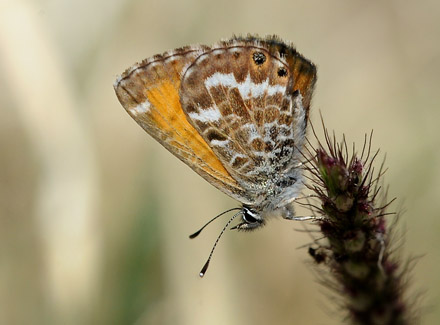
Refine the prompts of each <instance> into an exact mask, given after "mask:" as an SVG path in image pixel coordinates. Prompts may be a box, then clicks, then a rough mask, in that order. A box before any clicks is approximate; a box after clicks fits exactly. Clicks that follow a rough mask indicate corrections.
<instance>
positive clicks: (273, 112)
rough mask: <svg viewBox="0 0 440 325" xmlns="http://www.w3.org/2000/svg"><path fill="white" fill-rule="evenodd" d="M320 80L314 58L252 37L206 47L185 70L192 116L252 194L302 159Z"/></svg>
mask: <svg viewBox="0 0 440 325" xmlns="http://www.w3.org/2000/svg"><path fill="white" fill-rule="evenodd" d="M315 80H316V69H315V67H314V65H313V64H312V63H310V62H309V61H307V60H306V59H305V58H303V57H302V56H301V55H299V54H298V53H297V52H296V51H295V50H294V49H293V48H292V47H288V46H286V45H285V44H284V43H282V42H280V41H278V40H277V39H274V38H269V39H266V40H260V39H256V38H252V37H248V38H244V39H233V40H230V41H227V42H224V43H221V44H220V45H218V46H216V47H213V48H212V49H210V50H206V51H205V52H204V53H202V54H200V55H199V56H198V57H197V58H196V59H195V61H194V62H193V63H192V64H191V65H190V66H189V67H188V68H187V69H186V71H185V73H184V75H183V76H182V84H181V86H180V98H181V99H180V100H181V104H182V107H183V110H184V111H185V113H186V115H187V117H188V120H189V121H190V123H191V125H193V126H194V128H195V129H196V130H197V131H198V132H199V134H200V135H201V136H202V138H203V139H204V140H205V141H206V143H207V144H208V145H209V146H210V147H211V149H212V150H213V152H214V154H215V155H216V156H217V157H218V158H219V159H220V161H221V162H222V164H223V166H224V167H225V169H226V170H227V171H228V173H229V174H230V175H231V176H232V177H233V178H234V179H235V180H237V182H238V183H239V185H240V186H241V187H242V188H244V189H245V193H244V194H245V197H246V199H247V200H248V201H251V202H254V203H255V202H258V201H259V200H260V201H261V199H264V198H265V197H267V196H270V195H276V194H278V193H271V191H272V190H273V189H274V188H275V185H274V184H273V185H274V186H272V187H269V186H267V183H268V180H269V181H270V180H271V179H276V178H277V177H278V175H279V174H282V173H286V172H287V171H288V170H289V169H292V166H294V165H295V164H296V163H297V162H298V161H297V159H299V157H300V155H299V154H298V148H299V149H301V147H302V142H303V139H304V135H305V128H306V123H307V116H308V111H309V105H310V99H311V95H312V91H313V86H314V83H315ZM280 181H284V180H280ZM281 187H282V186H281ZM281 187H280V188H281Z"/></svg>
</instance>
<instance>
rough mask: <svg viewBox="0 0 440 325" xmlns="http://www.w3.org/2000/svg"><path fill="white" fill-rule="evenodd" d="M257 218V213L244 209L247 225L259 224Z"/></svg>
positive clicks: (244, 219)
mask: <svg viewBox="0 0 440 325" xmlns="http://www.w3.org/2000/svg"><path fill="white" fill-rule="evenodd" d="M256 216H257V215H256V213H255V212H253V211H251V210H249V209H244V211H243V221H244V222H245V223H247V224H255V223H257V222H259V220H258V219H257V218H256Z"/></svg>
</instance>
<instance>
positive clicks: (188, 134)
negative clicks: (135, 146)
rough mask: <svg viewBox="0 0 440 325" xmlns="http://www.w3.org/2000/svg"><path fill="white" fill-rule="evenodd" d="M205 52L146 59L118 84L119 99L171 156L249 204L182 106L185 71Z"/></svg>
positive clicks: (177, 52) (185, 50)
mask: <svg viewBox="0 0 440 325" xmlns="http://www.w3.org/2000/svg"><path fill="white" fill-rule="evenodd" d="M204 52H205V49H204V48H189V47H188V48H182V49H178V50H175V51H173V52H171V53H165V54H163V55H159V56H155V57H153V58H151V59H147V60H145V61H143V62H141V63H139V64H137V65H135V66H133V67H132V68H130V69H128V70H127V71H126V72H125V73H124V74H123V75H122V76H121V77H119V78H118V79H117V80H116V82H115V86H114V87H115V91H116V95H117V96H118V99H119V101H120V102H121V104H122V106H123V107H124V108H125V110H126V111H127V112H128V114H130V116H131V117H132V118H133V119H134V120H135V121H136V122H137V123H138V124H139V125H140V126H141V127H142V128H143V129H144V130H145V131H146V132H147V133H149V134H150V135H151V136H152V137H153V138H155V139H156V140H157V141H158V142H159V143H161V144H162V145H163V146H164V147H165V148H166V149H168V150H169V151H170V152H171V153H172V154H174V155H175V156H176V157H177V158H179V159H180V160H182V161H183V162H184V163H186V164H187V165H188V166H190V167H191V168H192V169H193V170H194V171H196V172H197V173H198V174H199V175H201V176H202V177H203V178H205V179H206V180H207V181H208V182H210V183H211V184H213V185H214V186H216V187H217V188H218V189H220V190H221V191H223V192H224V193H226V194H228V195H229V196H231V197H233V198H236V199H237V200H241V201H245V199H244V190H243V189H242V188H241V186H240V185H239V184H238V183H237V181H236V180H235V179H234V178H233V177H232V176H231V175H230V174H229V172H228V171H227V170H226V169H225V168H224V166H223V164H222V162H221V161H220V160H219V159H218V157H217V156H216V155H215V154H214V152H213V150H212V149H211V148H210V146H209V145H208V144H207V143H206V141H205V140H204V139H203V137H201V136H200V134H199V132H198V130H196V129H195V128H194V127H193V126H192V125H191V124H190V123H189V122H188V120H187V118H186V115H185V113H184V111H183V109H182V106H181V104H180V100H179V88H180V84H181V75H182V71H184V69H185V68H186V67H187V66H188V65H189V64H191V63H192V62H194V60H195V59H196V58H197V57H198V56H200V55H201V54H202V53H204Z"/></svg>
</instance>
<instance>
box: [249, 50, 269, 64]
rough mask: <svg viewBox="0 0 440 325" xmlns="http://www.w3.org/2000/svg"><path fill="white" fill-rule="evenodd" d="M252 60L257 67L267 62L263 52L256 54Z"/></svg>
mask: <svg viewBox="0 0 440 325" xmlns="http://www.w3.org/2000/svg"><path fill="white" fill-rule="evenodd" d="M252 58H253V59H254V62H255V64H256V65H262V64H263V63H264V62H266V56H265V55H264V54H263V53H261V52H255V53H254V55H253V57H252Z"/></svg>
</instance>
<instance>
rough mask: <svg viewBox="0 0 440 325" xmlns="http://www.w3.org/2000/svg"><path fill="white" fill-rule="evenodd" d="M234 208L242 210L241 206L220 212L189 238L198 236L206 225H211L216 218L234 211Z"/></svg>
mask: <svg viewBox="0 0 440 325" xmlns="http://www.w3.org/2000/svg"><path fill="white" fill-rule="evenodd" d="M234 210H241V208H232V209H229V210H226V211H224V212H222V213H220V214H219V215H217V216H215V217H214V218H212V219H211V220H209V221H208V222H207V223H205V225H204V226H203V227H202V228H200V229H199V230H198V231H196V232H195V233H193V234H192V235H190V236H189V238H191V239H193V238H196V237H197V236H198V235H200V233H201V232H202V230H203V229H205V227H206V226H207V225H209V224H210V223H211V222H213V221H214V220H215V219H217V218H219V217H221V216H222V215H224V214H225V213H228V212H231V211H234Z"/></svg>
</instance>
